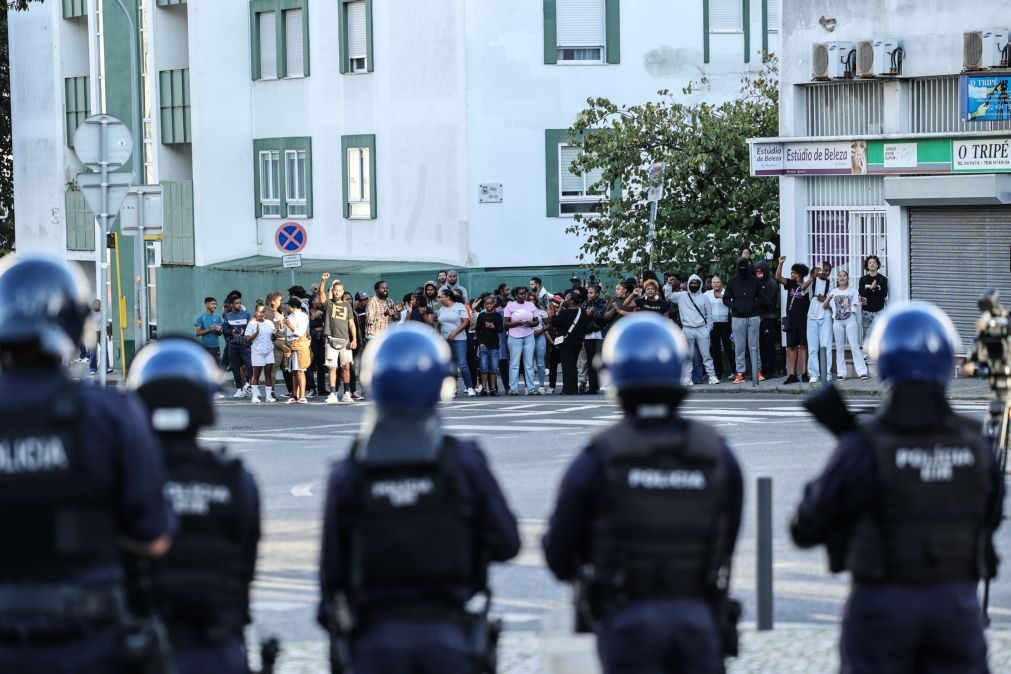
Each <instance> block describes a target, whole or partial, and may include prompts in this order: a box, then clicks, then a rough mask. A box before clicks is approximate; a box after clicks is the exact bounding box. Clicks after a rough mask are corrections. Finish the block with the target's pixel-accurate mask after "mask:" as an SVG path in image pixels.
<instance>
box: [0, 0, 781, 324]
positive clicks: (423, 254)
mask: <svg viewBox="0 0 1011 674" xmlns="http://www.w3.org/2000/svg"><path fill="white" fill-rule="evenodd" d="M778 1H779V0H677V1H672V0H624V1H622V0H517V1H515V2H475V1H473V0H471V1H467V0H425V1H424V2H417V1H416V0H124V2H125V4H126V5H127V6H128V8H129V9H130V11H131V12H133V13H134V15H135V17H136V23H137V25H138V26H139V27H140V38H141V39H140V44H141V50H142V52H143V68H142V71H143V72H142V78H141V79H142V83H143V87H142V88H143V96H142V98H143V106H142V107H143V127H144V128H143V133H144V141H145V142H144V156H143V162H144V171H143V173H144V177H145V180H146V182H147V183H150V184H155V183H159V184H161V185H162V187H163V189H164V192H165V197H164V199H165V203H166V211H165V232H164V235H163V237H162V240H161V244H160V245H161V262H162V267H161V268H160V269H158V270H151V271H150V272H149V276H150V279H151V282H152V285H153V287H154V290H153V291H152V294H153V298H152V305H153V306H154V307H156V311H155V313H154V315H153V320H154V321H156V322H157V323H158V325H159V331H160V332H162V333H163V334H164V332H166V331H168V330H181V329H187V330H188V329H189V326H190V325H191V324H192V320H193V316H194V315H195V314H196V313H197V312H198V311H199V310H200V306H201V301H202V299H203V297H204V296H205V295H218V296H223V295H224V294H225V293H226V292H227V291H228V290H231V289H232V288H239V289H241V290H242V291H243V293H244V296H245V297H247V298H253V297H262V296H263V295H264V293H266V291H267V290H269V289H271V288H276V287H281V288H283V287H287V286H288V285H289V280H288V273H287V271H286V270H283V269H282V268H281V260H280V256H281V254H282V251H281V250H280V249H279V247H278V245H277V237H276V233H277V231H278V228H279V226H281V225H282V224H284V223H289V222H294V223H297V224H298V225H300V226H301V227H302V228H303V229H304V231H305V245H304V248H303V249H302V251H301V254H302V258H303V266H302V267H301V269H299V270H298V277H297V278H298V280H299V282H300V283H303V284H304V285H306V286H308V283H309V280H310V277H317V276H318V273H319V272H320V271H324V270H325V271H330V272H335V273H337V274H339V275H341V277H342V279H344V281H345V283H346V284H347V285H349V286H351V287H352V288H354V289H358V288H361V289H369V290H371V287H370V286H371V284H372V282H373V281H374V280H375V279H376V278H377V277H378V276H379V275H380V274H381V275H384V277H386V278H388V280H390V281H391V285H392V286H393V290H394V291H395V292H394V294H396V293H398V292H403V291H404V290H408V289H410V288H413V287H415V286H416V285H420V284H421V283H422V282H423V281H424V280H425V279H427V278H431V277H432V276H433V275H434V271H435V270H437V269H440V268H445V267H456V268H459V269H461V270H462V274H461V275H462V277H463V282H464V284H465V285H468V286H477V287H475V288H474V289H475V290H482V289H484V288H483V286H484V285H485V283H490V282H491V280H493V279H501V280H504V281H508V282H510V283H514V282H525V279H526V278H527V277H529V275H530V273H538V274H539V275H541V276H543V277H544V278H545V280H546V281H547V280H549V279H558V280H559V282H560V281H561V279H564V278H567V276H568V275H569V273H570V272H571V270H572V269H573V268H574V267H575V266H576V264H577V253H578V249H579V243H580V242H579V241H578V240H577V239H576V238H575V237H574V236H573V235H571V234H567V233H566V231H565V230H566V226H567V225H568V224H569V223H570V220H569V219H570V218H571V216H572V214H573V213H577V212H587V211H592V209H593V208H594V207H595V206H596V205H597V203H599V201H600V199H601V197H600V196H599V195H594V194H587V193H586V185H588V184H590V183H592V182H593V176H578V175H573V174H572V173H570V172H569V171H568V165H569V163H570V162H571V160H572V159H573V156H574V154H573V151H572V150H570V149H568V147H567V136H566V133H565V130H566V129H567V128H568V127H569V126H570V125H571V124H572V122H573V121H574V119H575V116H576V114H577V113H578V112H579V111H580V110H581V109H583V108H584V107H585V105H586V99H587V98H589V97H591V96H592V97H597V96H602V97H607V98H610V99H611V100H613V101H615V102H616V103H619V104H631V103H639V102H643V101H646V100H649V99H651V98H655V97H656V92H657V91H658V90H660V89H670V90H671V91H676V92H677V91H680V89H681V87H682V86H684V85H685V84H687V83H688V82H689V81H698V80H699V79H701V78H702V77H707V78H708V79H709V81H710V83H711V87H710V89H709V90H707V91H704V92H701V93H699V94H696V95H697V96H704V97H706V98H708V99H710V100H713V101H721V100H725V99H727V98H729V97H732V96H733V95H735V94H736V92H737V90H738V88H739V82H740V78H741V76H742V74H744V73H746V72H749V71H758V70H760V69H761V68H762V65H763V64H762V52H763V51H768V52H775V51H777V50H778V27H779V12H778ZM121 14H122V13H121V11H120V9H119V7H118V5H117V3H116V2H115V0H52V1H50V2H46V3H44V4H43V5H38V6H32V8H31V10H30V11H28V12H24V13H18V14H14V15H12V16H11V19H10V40H11V62H12V92H13V114H14V147H15V150H14V153H15V159H16V163H15V186H16V209H17V246H18V249H20V250H24V249H29V248H36V247H44V248H49V249H53V250H56V251H59V252H61V253H65V254H66V255H67V257H69V258H71V259H76V260H79V261H81V262H82V264H85V265H88V264H93V263H91V262H90V261H92V260H94V257H95V253H94V246H95V241H94V239H95V236H94V231H95V228H94V223H93V219H92V216H91V214H90V213H89V212H88V210H87V207H86V206H85V204H84V201H83V199H82V198H81V195H80V193H79V192H77V191H75V189H74V184H73V177H74V175H75V174H76V173H77V172H78V171H80V164H79V163H78V161H77V159H76V156H75V155H74V153H73V151H72V148H70V147H69V144H70V143H71V142H72V138H73V131H74V129H75V128H76V126H77V125H78V124H79V123H80V121H81V120H83V119H84V118H85V117H86V116H87V115H89V114H93V113H97V112H99V111H104V112H107V113H109V114H113V115H116V116H117V117H119V118H120V119H122V120H123V121H124V122H127V123H128V125H129V124H130V123H131V122H130V107H129V68H128V64H129V61H128V60H127V59H128V58H129V50H128V47H127V35H128V34H127V32H126V31H127V28H126V24H125V21H124V19H123V18H122V15H121ZM128 244H129V241H127V242H126V245H128ZM124 245H125V244H124V243H123V242H122V241H121V243H120V246H121V248H122V247H123V246H124ZM115 257H116V256H115V254H114V252H113V253H110V255H109V260H110V264H111V268H112V270H113V273H112V278H113V283H112V286H111V287H110V290H109V293H108V296H109V297H110V298H111V299H113V301H115V299H116V297H117V296H118V295H120V294H126V295H129V293H120V292H119V291H118V289H117V286H116V283H117V279H118V278H130V275H131V274H132V269H131V268H130V255H129V251H128V250H123V251H122V254H121V255H120V256H119V257H120V262H121V263H122V270H121V273H120V272H119V271H118V264H119V263H118V262H117V261H116V259H115ZM490 270H494V271H490ZM486 279H487V280H486ZM489 287H490V286H489ZM549 287H550V286H549ZM127 304H128V306H130V307H132V306H133V301H132V298H130V297H127Z"/></svg>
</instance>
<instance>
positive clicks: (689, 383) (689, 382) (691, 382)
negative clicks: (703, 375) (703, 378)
mask: <svg viewBox="0 0 1011 674" xmlns="http://www.w3.org/2000/svg"><path fill="white" fill-rule="evenodd" d="M685 386H695V382H693V381H692V380H691V379H689V380H688V381H686V382H685Z"/></svg>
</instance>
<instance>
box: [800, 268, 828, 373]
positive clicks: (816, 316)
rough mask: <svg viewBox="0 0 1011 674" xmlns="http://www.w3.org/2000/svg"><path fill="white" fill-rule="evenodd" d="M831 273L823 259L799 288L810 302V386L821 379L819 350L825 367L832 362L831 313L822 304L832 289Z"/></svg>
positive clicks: (808, 349) (808, 348)
mask: <svg viewBox="0 0 1011 674" xmlns="http://www.w3.org/2000/svg"><path fill="white" fill-rule="evenodd" d="M831 273H832V264H831V263H830V262H829V261H828V260H825V261H824V262H822V263H821V265H818V266H816V267H815V268H814V269H813V270H812V271H811V278H809V279H808V280H807V281H806V282H805V283H804V284H803V285H801V290H804V291H806V292H807V294H808V298H809V300H810V302H811V304H810V306H809V307H808V310H807V352H808V357H807V371H808V373H809V376H810V379H811V386H818V385H819V384H818V383H817V382H818V380H819V379H821V367H820V365H819V352H820V351H821V350H822V349H825V353H826V356H825V367H826V368H830V367H831V362H832V315H831V314H830V313H828V312H826V311H825V304H824V303H825V300H826V299H828V294H829V292H830V291H831V290H832V285H831V282H830V281H829V278H828V277H829V275H830V274H831Z"/></svg>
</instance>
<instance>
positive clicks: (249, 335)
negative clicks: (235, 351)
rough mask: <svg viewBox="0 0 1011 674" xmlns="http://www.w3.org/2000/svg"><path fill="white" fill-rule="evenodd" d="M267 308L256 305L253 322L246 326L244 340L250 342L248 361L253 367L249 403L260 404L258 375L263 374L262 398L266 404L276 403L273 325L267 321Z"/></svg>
mask: <svg viewBox="0 0 1011 674" xmlns="http://www.w3.org/2000/svg"><path fill="white" fill-rule="evenodd" d="M266 314H267V308H266V307H265V306H264V305H262V304H257V305H256V310H255V311H254V312H253V320H251V321H250V322H249V324H248V325H246V340H247V341H248V342H250V343H251V344H250V349H249V351H250V360H251V361H252V365H253V376H252V377H251V378H250V380H249V384H250V387H251V389H252V395H251V397H250V400H249V402H252V403H258V402H260V392H259V390H258V389H259V384H260V373H261V372H262V373H263V398H264V400H265V401H266V402H268V403H272V402H277V400H276V399H275V398H274V391H273V388H272V386H271V385H272V384H273V382H274V341H273V335H274V324H273V323H271V322H270V321H268V320H267V316H266Z"/></svg>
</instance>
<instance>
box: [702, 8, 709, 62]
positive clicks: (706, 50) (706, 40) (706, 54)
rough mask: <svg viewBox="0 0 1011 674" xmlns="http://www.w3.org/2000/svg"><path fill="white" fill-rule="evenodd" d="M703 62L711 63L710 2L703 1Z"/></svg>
mask: <svg viewBox="0 0 1011 674" xmlns="http://www.w3.org/2000/svg"><path fill="white" fill-rule="evenodd" d="M702 62H703V63H709V0H702Z"/></svg>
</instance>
